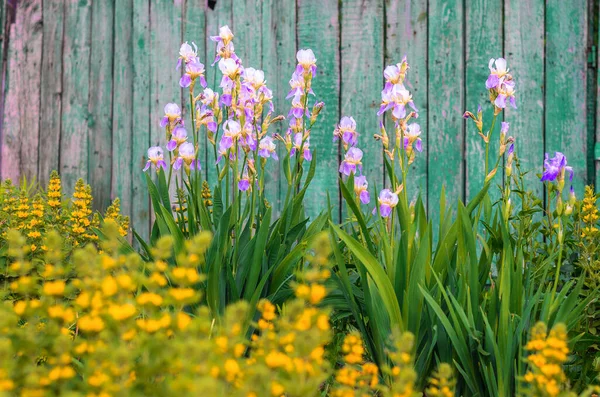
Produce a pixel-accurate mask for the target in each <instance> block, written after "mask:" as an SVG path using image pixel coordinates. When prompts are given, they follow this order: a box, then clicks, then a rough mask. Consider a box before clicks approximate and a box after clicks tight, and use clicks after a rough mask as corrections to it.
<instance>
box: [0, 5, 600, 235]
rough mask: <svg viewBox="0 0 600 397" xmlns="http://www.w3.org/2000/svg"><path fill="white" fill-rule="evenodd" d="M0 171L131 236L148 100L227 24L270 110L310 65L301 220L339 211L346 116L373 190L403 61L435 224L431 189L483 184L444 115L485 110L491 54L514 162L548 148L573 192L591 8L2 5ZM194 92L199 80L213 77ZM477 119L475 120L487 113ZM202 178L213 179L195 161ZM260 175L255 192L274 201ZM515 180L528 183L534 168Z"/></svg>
mask: <svg viewBox="0 0 600 397" xmlns="http://www.w3.org/2000/svg"><path fill="white" fill-rule="evenodd" d="M2 3H3V6H2V10H1V11H0V22H1V24H0V26H3V31H2V33H3V34H2V42H1V45H0V59H2V81H3V90H2V95H1V96H0V115H1V117H2V120H1V123H0V128H1V131H0V132H1V139H2V150H1V154H0V161H1V167H0V173H1V176H2V178H8V177H10V178H13V179H17V178H19V177H22V176H25V177H27V178H33V177H35V178H37V180H39V181H40V182H42V183H45V181H46V180H47V177H48V175H49V173H50V171H51V170H53V169H57V170H59V172H60V173H61V174H62V177H63V180H64V184H65V186H66V188H67V190H69V189H71V188H72V186H73V185H74V182H75V180H76V179H77V178H79V177H82V178H84V179H85V180H87V181H88V182H89V183H90V184H91V185H92V187H93V189H94V192H95V193H94V197H95V202H96V206H97V207H106V205H107V203H108V202H109V200H110V199H111V198H113V197H116V196H119V197H121V199H122V202H123V207H124V211H125V212H126V213H127V214H129V215H131V216H132V218H133V223H134V225H135V227H136V228H137V229H138V230H139V231H140V232H141V233H142V234H147V233H148V228H149V212H150V206H149V200H148V197H147V193H146V188H145V184H144V181H143V175H142V171H141V169H142V167H143V165H144V162H145V158H144V156H145V153H146V149H147V147H148V146H150V145H151V144H160V143H162V144H164V142H162V140H164V133H163V131H161V129H160V127H159V123H158V121H159V118H160V116H161V113H162V108H163V106H164V104H165V103H167V102H171V101H177V102H179V101H182V99H183V97H184V91H183V90H181V89H180V88H179V86H178V79H179V76H180V75H179V73H180V72H178V71H176V70H175V63H176V59H177V56H178V49H179V44H180V43H181V42H183V41H194V42H195V43H196V44H197V45H198V48H199V53H200V54H201V55H200V56H201V58H202V60H203V61H204V63H206V64H210V63H211V61H212V59H213V58H214V43H212V42H211V41H210V40H209V38H208V36H209V35H212V34H217V32H218V28H219V26H221V25H229V26H230V27H231V28H232V30H233V32H234V34H235V39H234V41H235V46H236V52H237V53H238V55H239V56H240V57H241V58H242V60H243V61H244V64H245V65H247V66H254V67H256V68H261V69H263V70H264V71H265V74H266V78H267V83H268V85H269V86H270V87H271V88H272V89H273V91H274V93H275V98H276V99H275V101H274V102H275V108H276V110H277V111H278V112H280V113H284V114H285V113H287V109H288V108H289V103H288V102H287V101H286V100H285V99H284V96H285V94H286V93H287V91H288V80H289V77H290V75H291V73H292V71H293V68H294V66H295V59H294V55H295V52H296V50H297V49H299V48H307V47H310V48H312V49H313V50H314V52H315V54H316V56H317V59H318V66H319V69H318V73H317V76H316V79H315V81H314V87H313V88H314V91H315V93H316V98H318V99H320V100H323V101H324V102H325V104H326V106H325V109H324V111H323V118H322V120H321V122H320V124H318V127H317V128H315V129H314V130H313V132H312V138H311V146H312V147H313V148H314V149H315V150H316V151H317V152H318V157H319V159H318V168H317V175H316V178H315V181H314V183H313V185H312V188H311V190H310V192H309V197H310V198H309V200H308V204H309V212H310V213H311V214H315V213H316V212H318V211H320V210H321V209H323V208H325V206H326V203H327V196H326V194H327V193H326V192H329V195H330V197H331V200H332V202H333V203H334V204H335V203H338V202H339V199H340V198H339V193H338V189H337V178H338V174H337V172H336V168H337V164H338V160H339V157H340V151H339V149H338V146H337V145H336V144H333V143H332V131H333V128H334V126H335V124H336V122H337V121H338V120H339V118H340V117H341V116H342V115H351V116H353V117H354V118H355V119H356V120H357V122H358V130H359V131H360V133H361V134H362V135H361V136H360V140H359V145H360V147H361V148H363V149H364V152H365V166H364V173H365V175H367V177H368V179H369V182H370V185H371V186H372V187H375V186H377V187H378V188H381V187H382V186H383V185H384V181H383V167H382V151H381V147H380V145H379V144H378V143H377V142H375V141H374V140H373V138H372V135H373V133H376V132H377V131H378V117H377V115H376V112H377V109H378V106H379V101H380V90H381V88H382V84H383V75H382V71H383V68H384V66H385V65H387V64H390V63H395V62H398V61H400V59H401V58H402V56H403V55H404V54H406V55H407V56H408V59H409V62H410V64H411V69H410V72H409V77H408V81H409V84H408V85H409V89H410V90H411V91H412V93H413V97H414V101H415V104H416V106H417V107H418V108H419V110H420V113H419V119H418V122H419V123H420V125H421V127H422V129H423V137H424V145H423V146H424V151H423V153H422V154H421V155H420V156H418V158H417V160H416V161H415V162H414V164H413V167H412V168H413V169H412V170H411V176H410V184H409V188H411V189H412V190H411V191H412V192H416V191H420V192H421V194H422V196H423V198H424V199H425V200H426V201H427V202H428V205H429V210H430V211H431V212H433V213H435V209H436V207H437V203H438V201H439V198H440V191H441V186H442V185H445V186H446V192H447V195H448V196H449V197H451V198H456V197H461V198H463V199H465V198H467V199H468V197H471V196H472V195H473V194H474V192H476V191H477V190H478V189H479V188H480V186H481V185H482V180H483V176H482V173H483V171H482V168H483V150H482V144H481V141H480V139H479V138H478V136H477V134H476V132H475V130H474V127H473V126H472V125H471V124H469V123H466V122H465V121H464V120H463V119H462V117H461V115H462V113H463V111H464V110H466V109H471V110H474V109H476V108H477V105H478V104H480V103H481V104H484V103H485V102H486V101H487V93H486V90H485V85H484V82H485V80H486V77H487V74H488V66H487V65H488V60H489V59H490V58H491V57H500V56H502V55H504V56H505V57H506V58H507V60H508V65H509V67H510V69H511V71H512V72H513V74H514V76H515V80H516V82H517V103H518V110H516V111H515V110H512V109H508V110H507V111H506V112H505V113H504V114H503V116H502V117H503V118H504V120H505V121H508V122H510V125H511V130H510V134H511V135H513V136H515V137H516V140H517V150H518V154H519V157H520V158H521V160H522V161H521V162H522V165H523V167H524V168H526V169H534V170H536V172H539V171H540V170H541V165H542V160H543V156H544V152H554V151H562V152H564V153H565V154H566V155H567V157H568V159H569V163H570V165H572V166H573V167H574V169H575V186H576V190H577V192H578V193H581V191H582V187H583V185H584V184H586V183H594V182H596V177H597V175H600V174H598V173H597V172H596V169H595V163H594V161H595V158H594V146H595V141H596V139H595V137H596V136H597V135H598V134H597V129H596V125H597V123H596V120H597V114H598V112H597V110H596V109H597V106H596V104H597V96H598V86H597V70H596V65H597V57H598V56H597V51H596V48H597V47H596V45H597V41H598V29H597V25H598V23H597V22H598V4H597V0H570V1H564V0H546V1H543V0H343V1H338V0H264V1H262V0H216V1H215V0H208V1H207V0H3V2H2ZM207 80H208V82H209V84H210V85H211V86H213V85H215V71H214V69H211V68H209V71H208V74H207ZM486 116H487V117H489V112H487V113H486ZM203 166H204V170H205V172H206V173H207V177H208V178H209V179H212V180H214V170H213V169H212V167H211V164H210V160H209V159H208V158H207V159H205V161H204V163H203ZM281 180H282V176H281V174H280V173H279V172H277V171H273V172H272V173H271V175H270V178H269V183H268V189H269V193H270V195H271V197H275V198H276V197H278V195H279V194H280V191H281V190H282V188H281V186H280V185H281ZM528 180H529V181H530V186H531V187H533V188H534V189H536V190H538V191H540V190H541V188H542V185H541V184H540V183H539V181H538V180H537V178H536V176H535V175H534V173H531V174H529V176H528Z"/></svg>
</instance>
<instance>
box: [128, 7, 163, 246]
mask: <svg viewBox="0 0 600 397" xmlns="http://www.w3.org/2000/svg"><path fill="white" fill-rule="evenodd" d="M131 42H132V44H133V58H132V64H133V65H132V66H133V117H132V118H133V120H132V125H133V134H132V139H131V140H132V156H131V170H132V171H131V172H132V186H131V188H132V189H131V198H132V200H133V203H135V204H134V205H135V206H134V208H133V211H132V221H133V223H132V226H133V227H134V228H135V230H136V231H137V232H138V233H139V234H140V236H142V237H144V238H146V239H147V238H148V237H149V235H150V197H149V196H148V191H147V189H146V182H145V180H144V175H143V173H142V169H143V168H144V164H145V163H146V151H147V150H148V146H150V128H151V127H150V126H151V124H156V125H158V124H159V122H160V115H161V113H157V114H155V113H151V112H150V81H149V76H150V5H149V3H148V1H146V0H133V35H132V40H131Z"/></svg>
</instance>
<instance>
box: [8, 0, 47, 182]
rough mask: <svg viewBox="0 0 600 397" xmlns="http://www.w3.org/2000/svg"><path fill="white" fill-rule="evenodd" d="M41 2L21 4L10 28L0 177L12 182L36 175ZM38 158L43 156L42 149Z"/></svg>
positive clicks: (32, 1)
mask: <svg viewBox="0 0 600 397" xmlns="http://www.w3.org/2000/svg"><path fill="white" fill-rule="evenodd" d="M42 34H43V32H42V2H41V0H31V1H21V2H19V3H17V5H16V14H15V20H14V23H12V25H11V26H10V37H9V42H8V44H9V48H8V53H7V57H8V58H7V76H6V81H5V84H6V97H5V103H4V105H5V106H4V115H3V127H2V132H3V134H2V177H3V178H12V179H13V180H14V181H15V182H16V181H17V180H18V179H19V178H21V177H26V178H27V180H31V179H33V178H35V177H36V176H37V162H38V146H39V131H40V130H39V118H40V69H41V65H42ZM40 155H50V153H44V152H43V148H42V151H41V153H40Z"/></svg>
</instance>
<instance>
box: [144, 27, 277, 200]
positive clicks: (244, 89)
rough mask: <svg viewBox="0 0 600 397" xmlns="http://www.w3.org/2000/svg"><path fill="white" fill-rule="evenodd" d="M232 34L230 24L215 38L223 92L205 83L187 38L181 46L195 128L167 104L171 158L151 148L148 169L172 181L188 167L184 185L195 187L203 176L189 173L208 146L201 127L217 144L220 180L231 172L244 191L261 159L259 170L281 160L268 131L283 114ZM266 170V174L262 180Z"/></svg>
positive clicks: (163, 121)
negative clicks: (276, 109)
mask: <svg viewBox="0 0 600 397" xmlns="http://www.w3.org/2000/svg"><path fill="white" fill-rule="evenodd" d="M233 38H234V35H233V33H232V31H231V29H230V28H229V27H228V26H222V27H221V28H220V29H219V34H218V35H217V36H211V40H212V41H214V42H215V43H216V56H215V61H214V63H213V66H214V65H215V64H217V63H218V68H219V70H220V71H221V73H222V78H221V81H220V84H219V88H221V90H222V92H221V93H217V92H215V91H214V90H213V89H212V88H210V87H208V86H207V83H206V79H205V77H204V72H205V68H204V65H203V64H202V63H201V62H200V60H199V58H198V53H197V47H196V45H195V44H194V43H192V44H191V45H190V44H188V43H187V42H186V43H183V44H182V45H181V47H180V50H179V59H178V64H177V67H178V68H179V67H181V66H184V74H183V76H182V78H181V80H180V85H181V87H189V91H190V109H191V118H192V123H191V126H192V128H191V131H189V130H187V129H186V128H185V127H184V124H185V123H184V120H183V118H182V112H181V108H180V107H179V105H177V104H175V103H169V104H167V105H166V106H165V109H164V116H163V117H162V119H161V123H160V125H161V127H163V128H165V137H166V141H167V144H166V149H167V150H168V152H169V161H168V162H167V161H166V160H165V157H164V152H163V150H162V148H161V147H159V146H155V147H151V148H150V149H148V162H147V164H146V167H145V168H144V170H145V171H146V170H148V169H149V168H150V166H151V165H154V166H155V168H156V169H157V170H159V169H160V168H162V169H164V170H168V171H169V180H168V181H167V183H168V184H170V183H171V181H170V175H171V172H172V171H173V170H175V171H179V170H184V171H185V174H186V175H187V176H188V181H187V182H186V185H187V186H190V187H191V186H194V185H196V182H193V183H192V178H200V175H199V174H198V173H195V174H194V175H191V172H192V171H200V170H201V168H202V167H201V158H200V157H201V156H200V153H203V152H204V149H203V148H201V147H200V142H201V140H200V133H201V130H202V129H203V128H204V129H205V131H206V137H207V140H208V142H209V143H210V144H211V145H212V146H213V150H214V155H215V158H216V163H217V164H216V165H215V166H216V168H217V171H218V174H219V181H221V180H222V179H223V178H225V177H227V178H229V175H230V172H231V173H232V174H233V178H234V180H235V182H236V184H237V186H238V189H239V190H241V191H251V190H252V187H253V186H254V185H255V184H256V183H257V182H258V178H259V171H258V170H257V167H258V163H259V161H260V166H261V170H264V167H265V161H266V159H267V158H273V159H275V160H277V159H278V156H277V152H276V150H277V148H276V146H275V143H274V141H273V138H272V137H271V136H268V135H267V132H268V128H269V127H270V126H271V125H272V124H273V123H275V122H277V121H279V120H281V119H282V117H272V113H273V111H274V109H273V103H272V99H273V93H272V92H271V90H270V89H269V88H268V87H267V85H266V80H265V74H264V72H263V71H262V70H258V69H254V68H252V67H244V65H243V64H242V60H241V59H240V58H239V57H238V56H237V55H236V54H235V48H234V43H233ZM196 81H199V82H200V85H201V88H202V91H201V92H200V93H198V94H196V92H195V86H196ZM265 112H266V114H265ZM219 127H221V132H222V133H221V134H220V137H219V132H220V131H219V130H220V128H219ZM223 159H225V162H226V164H225V165H224V166H223V170H221V169H220V168H219V165H220V164H222V160H223ZM211 166H213V165H212V164H211ZM262 174H264V172H263V173H261V176H260V177H261V178H262V177H263V176H262Z"/></svg>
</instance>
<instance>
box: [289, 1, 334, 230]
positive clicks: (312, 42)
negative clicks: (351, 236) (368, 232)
mask: <svg viewBox="0 0 600 397" xmlns="http://www.w3.org/2000/svg"><path fill="white" fill-rule="evenodd" d="M338 5H339V2H338V1H337V0H327V1H323V2H318V3H316V2H313V1H298V10H297V12H298V17H297V32H298V47H299V48H311V49H312V50H313V51H314V53H315V56H316V58H317V73H316V76H315V78H314V80H313V84H312V88H313V91H314V92H315V94H316V99H317V100H319V101H323V102H324V103H325V107H324V108H323V110H322V111H321V114H320V115H319V121H318V122H317V124H315V127H314V128H313V130H312V131H311V138H310V140H311V147H312V148H313V150H314V151H315V152H316V153H317V161H318V162H317V169H316V174H315V178H314V180H313V182H312V184H311V186H310V188H309V189H308V192H307V198H308V200H307V201H306V214H307V215H308V216H310V217H311V219H314V218H315V217H316V216H317V215H318V214H319V213H320V212H322V211H323V210H325V209H327V194H329V197H330V198H331V202H332V203H333V204H334V205H335V207H334V210H333V211H334V212H333V214H334V219H337V218H338V216H339V203H340V194H339V187H338V175H339V174H338V172H337V169H338V167H339V151H338V144H337V143H333V142H332V140H333V130H334V129H335V125H336V124H337V123H338V122H339V120H340V106H339V95H340V53H339V47H340V30H339V29H340V27H339V19H338V12H339V10H338ZM310 101H311V102H312V101H314V99H313V98H312V97H311V98H310ZM310 104H311V105H312V103H310Z"/></svg>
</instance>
